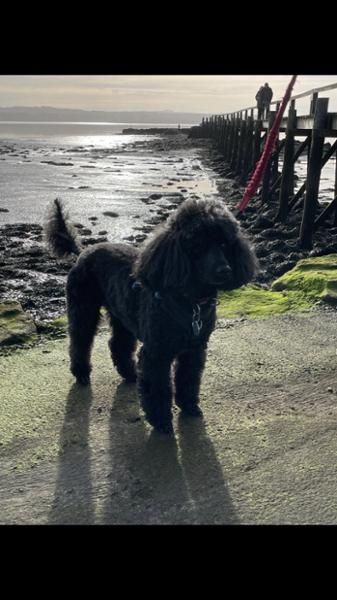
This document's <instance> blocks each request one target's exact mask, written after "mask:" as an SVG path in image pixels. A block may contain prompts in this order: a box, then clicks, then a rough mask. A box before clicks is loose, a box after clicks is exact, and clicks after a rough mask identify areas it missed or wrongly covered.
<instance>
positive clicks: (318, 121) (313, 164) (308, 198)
mask: <svg viewBox="0 0 337 600" xmlns="http://www.w3.org/2000/svg"><path fill="white" fill-rule="evenodd" d="M328 103H329V98H318V99H317V104H316V110H315V115H314V125H313V129H312V138H311V151H310V156H309V172H308V178H307V191H306V195H305V201H304V210H303V216H302V223H301V228H300V237H299V241H300V245H301V247H302V248H307V249H310V248H312V236H313V233H314V223H315V215H316V210H317V206H318V192H319V181H320V176H321V168H322V153H323V145H324V136H322V129H324V126H325V122H326V116H327V112H328Z"/></svg>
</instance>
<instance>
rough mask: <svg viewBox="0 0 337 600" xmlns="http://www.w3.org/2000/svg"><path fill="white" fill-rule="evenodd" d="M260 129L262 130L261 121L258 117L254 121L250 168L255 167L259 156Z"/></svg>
mask: <svg viewBox="0 0 337 600" xmlns="http://www.w3.org/2000/svg"><path fill="white" fill-rule="evenodd" d="M261 131H262V121H261V119H258V120H257V121H255V125H254V139H253V164H252V170H254V169H255V167H256V163H257V161H258V160H259V158H260V156H261Z"/></svg>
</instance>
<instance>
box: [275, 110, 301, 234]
mask: <svg viewBox="0 0 337 600" xmlns="http://www.w3.org/2000/svg"><path fill="white" fill-rule="evenodd" d="M295 128H296V110H295V109H294V108H292V107H290V109H289V113H288V121H287V131H286V142H285V146H284V155H283V168H282V179H281V189H280V204H279V209H278V213H277V215H276V220H277V221H282V222H285V221H286V220H287V217H288V207H289V198H290V194H291V193H292V190H293V188H294V147H295V136H294V130H295Z"/></svg>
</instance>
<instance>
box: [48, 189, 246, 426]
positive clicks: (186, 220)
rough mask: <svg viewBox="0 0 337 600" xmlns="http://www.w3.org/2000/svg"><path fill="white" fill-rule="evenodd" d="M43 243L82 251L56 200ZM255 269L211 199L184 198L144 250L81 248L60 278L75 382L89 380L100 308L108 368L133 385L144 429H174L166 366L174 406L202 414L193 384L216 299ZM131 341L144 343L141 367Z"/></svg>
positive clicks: (61, 251)
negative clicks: (106, 323)
mask: <svg viewBox="0 0 337 600" xmlns="http://www.w3.org/2000/svg"><path fill="white" fill-rule="evenodd" d="M46 236H47V240H48V244H49V246H50V247H51V248H52V249H53V251H54V252H55V253H56V254H57V255H58V256H64V255H66V254H69V253H71V252H74V253H78V252H79V244H78V242H77V241H76V237H75V235H74V231H73V230H72V229H71V227H70V225H69V223H68V222H67V218H66V217H65V215H64V212H63V209H62V205H61V204H60V202H59V201H58V200H55V202H54V209H53V212H52V214H51V216H50V219H49V223H48V225H47V227H46ZM256 269H257V260H256V257H255V254H254V252H253V250H252V248H251V247H250V244H249V242H248V241H247V239H246V238H245V236H244V234H243V233H242V231H241V230H240V227H239V224H238V222H237V221H236V220H235V218H234V217H233V215H232V214H231V213H230V212H229V211H228V210H227V208H226V207H225V205H224V203H223V202H222V201H215V200H198V201H197V200H187V201H185V202H184V203H183V204H182V205H181V206H180V208H179V209H178V210H177V211H176V212H175V213H174V214H173V215H172V216H171V217H170V218H169V219H168V221H167V222H166V224H165V225H164V226H162V227H161V228H159V229H158V231H157V232H156V234H155V235H154V237H153V238H152V239H151V240H150V241H149V242H148V243H147V244H146V245H145V246H144V248H142V249H135V248H133V247H132V246H129V245H126V244H109V243H101V244H96V245H95V246H93V247H91V248H88V249H86V250H84V251H83V252H82V253H81V254H80V256H79V258H78V260H77V263H76V265H75V266H74V267H73V268H72V269H71V271H70V273H69V276H68V281H67V307H68V321H69V335H70V359H71V371H72V373H73V374H74V375H75V377H76V378H77V381H78V382H79V383H82V384H88V383H89V382H90V371H91V365H90V353H91V346H92V342H93V338H94V335H95V332H96V328H97V324H98V321H99V311H100V308H101V306H104V307H105V308H106V309H107V311H108V313H109V316H110V321H111V325H112V331H113V334H112V337H111V340H110V342H109V347H110V351H111V356H112V360H113V363H114V365H115V367H116V369H117V371H118V372H119V374H120V375H121V376H122V377H123V378H124V379H125V380H126V381H127V382H134V381H136V380H137V382H138V390H139V394H140V399H141V404H142V407H143V409H144V412H145V415H146V418H147V420H148V421H149V423H151V425H153V426H154V427H155V428H156V429H158V430H160V431H164V432H170V431H172V412H171V402H172V395H173V391H172V380H171V367H172V365H173V363H174V380H175V402H176V404H177V405H178V406H179V407H180V409H181V410H182V411H183V412H184V413H185V414H188V415H201V414H202V413H201V410H200V408H199V406H198V403H199V398H198V394H199V386H200V381H201V375H202V371H203V368H204V365H205V360H206V348H207V343H208V339H209V336H210V334H211V333H212V331H213V329H214V326H215V316H216V315H215V304H216V296H217V292H218V290H230V289H234V288H238V287H240V286H241V285H244V284H246V283H248V282H249V281H250V280H251V279H252V277H253V276H254V274H255V272H256ZM137 339H138V340H140V341H141V342H143V345H142V348H141V351H140V355H139V362H138V369H136V365H135V361H134V352H135V349H136V342H137ZM137 371H138V372H137Z"/></svg>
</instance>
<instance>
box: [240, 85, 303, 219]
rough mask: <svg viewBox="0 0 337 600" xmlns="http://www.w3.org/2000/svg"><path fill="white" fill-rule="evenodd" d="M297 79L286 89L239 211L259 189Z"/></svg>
mask: <svg viewBox="0 0 337 600" xmlns="http://www.w3.org/2000/svg"><path fill="white" fill-rule="evenodd" d="M296 77H297V75H293V76H292V78H291V81H290V83H289V85H288V87H287V89H286V93H285V94H284V98H283V99H282V102H281V105H280V108H279V109H278V113H277V115H276V117H275V121H274V124H273V126H272V128H271V130H270V131H269V133H268V137H267V139H266V143H265V146H264V149H263V152H262V154H261V157H260V159H259V161H258V163H257V165H256V167H255V171H254V173H253V175H252V177H251V179H250V181H249V183H248V185H247V187H246V189H245V193H244V195H243V198H242V200H241V202H239V204H237V205H236V207H235V208H237V209H238V210H239V211H243V210H244V209H245V208H246V206H247V204H248V203H249V202H250V200H251V199H252V197H253V196H254V194H255V192H256V190H257V188H258V187H259V184H260V181H261V179H262V176H263V173H264V171H265V168H266V165H267V162H268V159H269V157H270V155H271V153H272V151H273V149H274V147H275V143H276V138H277V134H278V131H279V128H280V125H281V120H282V117H283V113H284V111H285V109H286V106H287V104H288V101H289V98H290V96H291V92H292V90H293V87H294V84H295V81H296Z"/></svg>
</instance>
